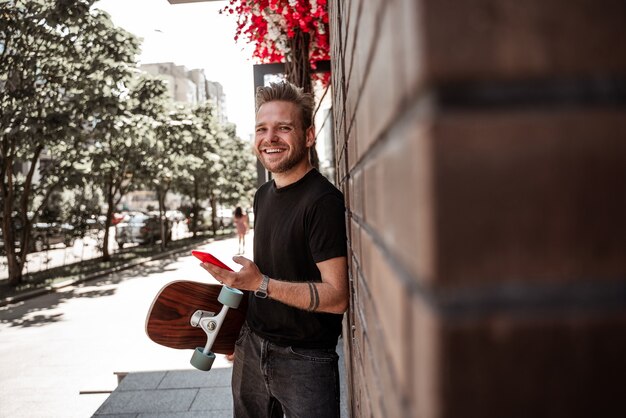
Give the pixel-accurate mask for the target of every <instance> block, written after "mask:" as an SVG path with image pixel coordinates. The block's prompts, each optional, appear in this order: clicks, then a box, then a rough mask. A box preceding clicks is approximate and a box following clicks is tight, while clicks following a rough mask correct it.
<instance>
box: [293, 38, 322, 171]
mask: <svg viewBox="0 0 626 418" xmlns="http://www.w3.org/2000/svg"><path fill="white" fill-rule="evenodd" d="M310 43H311V35H310V34H309V33H307V32H302V31H301V30H300V29H296V32H295V35H294V37H293V38H291V39H289V50H290V53H289V54H288V55H287V57H286V61H285V75H286V76H287V81H289V82H290V83H292V84H294V85H296V86H298V87H301V88H302V90H303V91H304V92H305V93H313V83H312V81H311V61H310V59H309V46H310ZM309 161H310V162H311V165H312V166H313V167H315V168H316V169H318V170H319V168H320V162H319V157H318V155H317V149H316V148H315V145H314V146H312V147H311V149H310V150H309Z"/></svg>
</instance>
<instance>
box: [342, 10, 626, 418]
mask: <svg viewBox="0 0 626 418" xmlns="http://www.w3.org/2000/svg"><path fill="white" fill-rule="evenodd" d="M330 9H331V30H332V33H331V40H332V45H331V48H332V57H333V58H332V74H333V80H332V87H333V95H334V97H333V108H334V124H335V138H336V161H337V180H338V184H339V185H340V187H341V188H342V190H343V192H344V193H345V196H346V201H347V206H348V216H347V226H348V231H349V245H350V284H351V304H350V309H349V312H348V314H347V315H346V321H345V323H344V335H345V336H346V342H345V350H346V359H347V362H348V364H347V369H348V374H349V382H348V383H349V393H350V404H351V412H352V416H355V417H370V416H373V417H409V416H411V417H413V416H415V417H425V418H430V417H464V418H468V417H534V418H536V417H592V416H593V417H613V416H615V417H623V416H626V402H624V396H625V394H626V384H625V383H624V376H625V375H626V216H625V215H626V106H625V104H626V2H624V1H620V0H607V1H602V2H596V1H591V0H588V1H587V0H568V1H565V0H553V1H544V0H528V1H516V0H474V1H453V0H420V1H417V0H389V1H385V0H352V1H346V0H334V1H332V2H330Z"/></svg>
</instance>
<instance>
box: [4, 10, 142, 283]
mask: <svg viewBox="0 0 626 418" xmlns="http://www.w3.org/2000/svg"><path fill="white" fill-rule="evenodd" d="M93 2H94V1H93V0H56V1H54V0H0V17H1V19H0V108H1V109H2V112H1V113H0V196H1V200H2V202H1V203H2V230H3V239H4V242H5V248H6V250H7V258H8V268H9V282H10V283H11V284H13V285H17V284H19V283H20V282H21V281H22V270H23V267H24V263H25V261H26V256H27V254H28V251H29V240H30V231H31V225H32V222H33V221H34V220H36V219H37V218H38V217H39V215H40V214H41V212H42V211H43V209H44V208H45V207H46V205H47V204H48V202H49V199H50V196H51V195H52V193H54V192H55V190H59V189H60V188H61V187H62V186H64V185H67V184H72V182H78V183H80V182H81V181H82V178H84V174H85V173H81V168H84V165H83V164H81V163H82V162H84V160H85V152H86V150H87V147H86V144H87V143H88V140H89V139H90V137H89V132H90V130H91V129H92V127H93V119H92V118H93V117H94V115H102V114H105V113H107V112H108V111H110V110H111V109H114V108H116V107H117V106H118V104H117V103H116V101H115V97H114V95H111V94H108V92H109V90H112V89H116V88H121V87H120V86H118V85H117V84H116V80H118V79H120V72H122V73H125V72H126V68H125V67H124V66H123V65H120V63H128V62H133V60H134V56H135V54H136V52H137V48H138V42H137V40H136V39H135V38H134V37H133V36H131V35H130V34H128V33H127V32H124V31H123V30H121V29H117V28H115V27H114V26H113V24H112V23H111V21H110V19H109V17H108V15H107V14H106V13H104V12H101V11H98V10H91V6H92V4H93ZM105 98H106V99H105ZM22 173H23V174H22ZM38 177H39V178H38ZM16 216H17V217H18V218H19V219H20V221H21V222H20V224H21V225H23V228H22V230H21V232H20V237H19V242H20V243H21V245H20V247H21V248H20V250H19V251H17V249H16V247H15V240H16V238H17V237H16V236H15V232H16V231H15V225H14V219H15V217H16Z"/></svg>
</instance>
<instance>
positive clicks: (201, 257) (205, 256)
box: [191, 250, 233, 271]
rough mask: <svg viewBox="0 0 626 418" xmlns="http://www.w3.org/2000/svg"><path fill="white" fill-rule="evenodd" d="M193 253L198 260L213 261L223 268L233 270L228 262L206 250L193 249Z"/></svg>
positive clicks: (212, 262)
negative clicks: (223, 261) (225, 262)
mask: <svg viewBox="0 0 626 418" xmlns="http://www.w3.org/2000/svg"><path fill="white" fill-rule="evenodd" d="M191 254H192V255H193V256H194V257H196V258H197V259H198V260H200V261H202V262H203V263H211V264H213V265H215V266H218V267H221V268H223V269H226V270H230V271H233V269H231V268H230V267H228V266H227V265H226V264H224V263H222V262H221V261H220V260H218V259H217V258H215V257H214V256H213V255H211V254H209V253H205V252H204V251H198V250H192V251H191Z"/></svg>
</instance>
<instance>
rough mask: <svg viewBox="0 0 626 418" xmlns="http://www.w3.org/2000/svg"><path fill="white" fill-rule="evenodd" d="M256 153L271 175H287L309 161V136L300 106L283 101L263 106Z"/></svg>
mask: <svg viewBox="0 0 626 418" xmlns="http://www.w3.org/2000/svg"><path fill="white" fill-rule="evenodd" d="M254 150H255V153H256V155H257V157H258V158H259V160H260V161H261V163H262V164H263V166H264V167H265V168H266V169H267V170H268V171H269V172H271V173H285V172H288V171H289V170H291V169H293V168H294V167H296V166H297V165H299V164H301V163H303V161H308V160H307V158H308V153H307V152H308V147H307V135H306V134H305V132H303V130H302V125H301V122H300V112H299V109H298V106H297V105H295V104H294V103H291V102H283V101H272V102H267V103H265V104H263V105H261V107H260V108H259V110H258V112H257V114H256V129H255V139H254Z"/></svg>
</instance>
